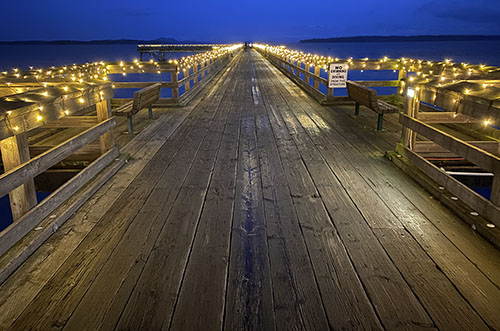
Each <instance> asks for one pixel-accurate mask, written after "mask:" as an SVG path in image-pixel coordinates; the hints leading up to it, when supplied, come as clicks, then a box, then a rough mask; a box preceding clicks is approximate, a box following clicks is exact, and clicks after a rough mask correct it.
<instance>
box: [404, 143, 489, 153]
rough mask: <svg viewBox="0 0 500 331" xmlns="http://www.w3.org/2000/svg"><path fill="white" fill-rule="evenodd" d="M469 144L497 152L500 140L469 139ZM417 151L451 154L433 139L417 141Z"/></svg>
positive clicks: (415, 147) (414, 149) (415, 149)
mask: <svg viewBox="0 0 500 331" xmlns="http://www.w3.org/2000/svg"><path fill="white" fill-rule="evenodd" d="M467 143H468V144H471V145H472V146H476V147H478V148H480V149H482V150H484V151H486V152H488V153H491V154H497V153H498V148H499V143H498V141H493V140H492V141H467ZM413 151H414V152H415V153H436V154H450V152H449V151H448V150H446V149H445V148H443V147H442V146H440V145H438V144H436V143H435V142H433V141H417V142H415V146H414V148H413Z"/></svg>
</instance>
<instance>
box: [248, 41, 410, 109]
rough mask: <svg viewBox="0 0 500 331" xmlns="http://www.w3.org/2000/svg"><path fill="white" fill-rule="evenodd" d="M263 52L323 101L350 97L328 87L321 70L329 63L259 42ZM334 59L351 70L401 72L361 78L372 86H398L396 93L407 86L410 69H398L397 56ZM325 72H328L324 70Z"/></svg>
mask: <svg viewBox="0 0 500 331" xmlns="http://www.w3.org/2000/svg"><path fill="white" fill-rule="evenodd" d="M255 49H256V50H258V51H259V52H260V53H261V54H262V55H264V56H265V57H266V58H267V59H268V60H269V62H271V63H272V64H274V65H275V66H276V67H277V68H278V69H279V70H280V71H281V72H283V73H284V74H285V75H287V76H288V77H289V78H291V79H292V80H293V81H294V82H295V83H297V84H298V85H300V86H301V87H302V88H304V89H305V90H306V91H307V92H309V94H310V95H312V96H313V97H314V98H315V99H316V100H318V101H319V102H320V103H322V104H328V103H338V102H342V101H349V98H348V97H347V96H338V95H336V93H335V89H334V88H329V87H328V79H327V78H325V77H322V76H321V73H322V71H323V73H325V72H326V69H327V66H326V65H318V64H316V63H314V61H311V62H312V63H309V62H306V60H302V59H300V58H298V57H297V58H295V57H289V56H286V55H285V54H281V53H276V52H273V51H272V48H269V47H263V46H260V47H259V46H258V45H257V47H255ZM331 63H348V65H349V70H359V71H362V70H363V71H364V70H391V71H394V72H396V71H397V72H398V79H397V80H377V81H359V82H360V83H362V84H363V85H365V86H369V87H398V90H397V93H400V91H402V88H403V87H404V80H405V78H406V74H407V71H406V70H400V69H395V68H397V67H398V66H399V65H398V63H397V61H395V60H384V59H382V60H369V59H365V60H353V59H348V60H343V61H340V60H339V59H333V60H332V61H331ZM325 76H326V74H325Z"/></svg>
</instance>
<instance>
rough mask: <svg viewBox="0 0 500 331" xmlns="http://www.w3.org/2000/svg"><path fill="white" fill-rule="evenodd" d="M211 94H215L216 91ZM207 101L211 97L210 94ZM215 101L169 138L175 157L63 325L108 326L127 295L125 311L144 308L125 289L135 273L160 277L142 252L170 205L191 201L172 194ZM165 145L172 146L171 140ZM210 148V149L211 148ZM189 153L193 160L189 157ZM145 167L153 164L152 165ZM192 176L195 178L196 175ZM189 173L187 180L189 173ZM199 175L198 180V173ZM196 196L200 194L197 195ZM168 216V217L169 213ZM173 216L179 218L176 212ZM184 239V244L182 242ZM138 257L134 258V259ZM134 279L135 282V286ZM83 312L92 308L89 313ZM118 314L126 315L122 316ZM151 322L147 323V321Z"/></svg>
mask: <svg viewBox="0 0 500 331" xmlns="http://www.w3.org/2000/svg"><path fill="white" fill-rule="evenodd" d="M219 93H226V90H225V89H223V88H221V89H220V92H219ZM217 98H218V99H220V96H218V97H217ZM211 101H214V100H213V99H211ZM217 104H218V102H215V103H213V104H209V103H208V102H206V101H205V102H204V103H202V104H201V105H198V107H197V108H196V109H195V112H196V114H197V118H198V119H197V120H196V121H194V122H192V123H191V124H190V126H189V127H188V129H189V131H188V132H190V134H189V136H188V137H187V141H186V137H184V139H179V140H176V141H175V143H176V145H175V148H179V149H178V152H177V154H176V157H175V159H173V160H172V163H170V165H169V167H168V168H167V170H166V172H165V173H164V174H162V176H161V177H160V178H159V179H158V181H157V184H156V185H155V188H154V189H153V191H152V192H151V194H150V196H149V198H148V199H147V200H146V202H145V204H144V206H143V207H142V208H141V210H140V211H139V213H138V214H137V216H136V217H135V219H134V221H133V224H132V225H131V226H130V228H129V229H128V230H127V232H126V233H125V234H124V236H125V238H126V239H125V238H124V239H121V240H120V242H118V244H117V245H118V246H117V248H116V249H114V251H113V253H112V254H111V256H110V257H109V258H108V262H107V263H106V265H105V266H104V269H103V270H102V271H100V272H99V274H98V275H97V278H96V280H95V281H93V283H92V286H91V287H90V288H89V290H88V291H87V294H86V296H85V297H84V298H83V300H82V301H81V303H79V304H78V306H77V307H76V310H75V312H74V313H73V314H72V318H71V319H70V321H69V322H68V323H69V324H68V327H70V328H71V326H73V327H78V328H80V327H82V326H83V325H85V326H88V327H89V328H91V329H97V328H103V329H109V328H111V327H114V326H115V324H116V323H117V322H118V320H119V318H120V315H121V312H122V310H123V309H124V306H125V305H126V304H127V300H128V299H129V298H130V301H129V304H130V306H128V307H129V309H130V310H131V313H130V315H135V316H140V315H141V312H142V313H143V312H144V309H145V307H144V306H141V305H139V309H142V310H139V311H135V310H134V309H132V308H137V307H135V306H134V305H133V304H132V302H134V300H136V299H135V298H134V297H133V296H132V297H131V293H132V291H133V290H134V288H136V283H137V282H138V281H139V282H140V283H139V284H141V283H142V282H143V280H142V278H140V277H141V274H142V275H143V278H146V280H144V283H142V284H144V286H152V285H151V283H150V282H149V281H148V280H150V279H151V278H154V277H163V276H166V274H164V273H163V272H161V273H156V272H152V273H149V272H147V270H148V269H150V268H156V267H159V266H160V264H154V263H153V264H147V265H145V264H146V257H147V256H148V255H149V254H150V252H151V249H153V245H154V244H155V241H156V238H157V237H158V236H159V233H160V236H167V235H171V234H172V233H170V234H167V232H165V231H166V230H163V231H161V230H162V228H163V227H165V222H166V219H167V217H168V215H169V212H172V213H173V212H174V209H172V208H176V210H178V208H179V207H175V206H177V205H178V204H179V203H181V202H180V201H182V200H184V203H190V201H191V200H190V199H188V198H186V199H182V198H180V197H179V198H176V196H177V194H178V193H179V190H180V189H181V186H183V185H186V184H183V178H185V177H186V176H187V175H188V173H190V171H191V170H190V168H189V167H186V164H197V163H203V162H200V161H201V160H202V159H203V158H202V156H201V155H197V153H198V152H199V151H200V150H201V149H202V147H206V144H205V145H203V146H201V145H200V144H201V143H202V139H203V137H204V135H205V134H206V133H207V129H208V128H209V127H210V124H211V119H212V118H213V117H214V115H215V110H216V108H217ZM212 123H213V122H212ZM181 145H182V146H181ZM171 147H174V145H172V146H171ZM207 150H208V149H207ZM211 151H212V152H213V149H212V150H211ZM195 157H196V159H195V160H193V158H195ZM153 161H154V160H153ZM153 161H152V162H153ZM205 162H208V161H205ZM203 164H204V163H203ZM203 164H200V165H199V167H202V168H203V169H204V171H207V170H209V169H206V167H203ZM151 166H154V164H152V165H151ZM197 169H198V168H197ZM194 177H195V178H197V176H194ZM189 178H191V180H193V175H191V176H190V177H189ZM200 178H201V180H203V177H200ZM197 180H199V178H197ZM199 197H202V196H201V195H199ZM174 203H175V204H174ZM158 207H160V208H158ZM183 207H184V205H183ZM185 210H187V209H185ZM193 213H196V210H194V209H193ZM170 220H171V221H173V220H172V219H171V218H170ZM174 220H176V221H179V222H180V221H182V220H184V219H183V218H182V217H176V218H174ZM168 229H169V230H170V227H168ZM193 230H194V228H193ZM160 231H161V232H160ZM176 233H177V232H176ZM160 238H161V237H160ZM176 238H177V237H176ZM179 238H180V237H179ZM182 238H183V237H182ZM184 244H187V242H185V243H184ZM137 245H139V246H140V247H141V248H140V249H139V250H138V249H134V247H137ZM131 252H133V253H131ZM158 253H161V256H162V257H164V255H163V251H162V250H160V251H159V252H158ZM141 257H142V258H141ZM138 259H139V261H140V262H138ZM170 262H171V263H181V261H177V260H175V261H172V260H170ZM143 268H144V271H143ZM182 271H183V269H182V268H172V269H171V270H170V271H169V275H171V274H172V273H173V275H172V277H174V276H175V275H178V274H179V273H182ZM110 274H114V275H116V277H119V278H120V279H121V281H118V282H116V281H112V283H110V279H109V275H110ZM149 277H151V278H149ZM139 284H138V285H137V286H140V285H139ZM168 284H170V283H169V282H165V283H160V284H157V285H158V286H159V288H158V291H160V289H161V286H163V285H164V286H168ZM104 292H106V293H108V295H106V296H102V295H101V293H104ZM148 294H149V291H148ZM142 295H143V294H141V297H140V298H141V299H142ZM158 300H167V301H169V300H171V299H170V296H161V295H160V296H159V297H158ZM161 302H162V304H164V305H165V304H167V303H166V302H164V301H161ZM151 304H152V305H153V306H155V304H154V303H153V302H151ZM89 311H92V312H94V313H93V314H90V315H89ZM149 311H150V312H151V314H157V313H159V312H155V311H154V309H153V310H149ZM156 316H157V318H156V320H155V321H156V322H154V323H160V324H162V321H163V318H164V317H165V316H164V315H156ZM124 319H126V316H125V317H124ZM146 319H147V318H146ZM141 322H143V320H142V319H140V320H139V319H132V320H131V323H133V324H141ZM121 323H127V321H126V320H124V321H121ZM145 323H147V322H145ZM151 323H153V322H152V321H151Z"/></svg>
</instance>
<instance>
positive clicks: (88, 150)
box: [29, 143, 101, 160]
mask: <svg viewBox="0 0 500 331" xmlns="http://www.w3.org/2000/svg"><path fill="white" fill-rule="evenodd" d="M54 147H55V145H31V146H30V148H29V149H30V155H31V157H35V156H37V155H40V154H42V153H45V152H46V151H48V150H51V149H52V148H54ZM100 153H101V146H100V144H97V143H92V144H88V145H85V146H83V147H82V148H80V149H79V150H77V151H75V152H74V153H73V154H72V156H75V155H89V156H90V157H93V156H95V155H99V154H100ZM70 158H71V156H68V157H67V158H66V160H69V159H70Z"/></svg>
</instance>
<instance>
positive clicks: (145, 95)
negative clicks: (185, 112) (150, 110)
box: [132, 83, 161, 113]
mask: <svg viewBox="0 0 500 331" xmlns="http://www.w3.org/2000/svg"><path fill="white" fill-rule="evenodd" d="M160 91H161V83H155V84H152V85H150V86H148V87H145V88H143V89H140V90H139V91H135V92H134V104H133V106H132V110H133V112H134V113H137V112H138V111H139V110H141V109H143V108H146V107H149V106H150V105H152V104H154V103H155V102H156V101H158V99H159V98H160Z"/></svg>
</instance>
